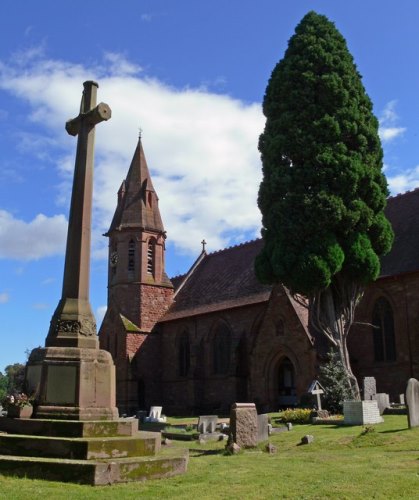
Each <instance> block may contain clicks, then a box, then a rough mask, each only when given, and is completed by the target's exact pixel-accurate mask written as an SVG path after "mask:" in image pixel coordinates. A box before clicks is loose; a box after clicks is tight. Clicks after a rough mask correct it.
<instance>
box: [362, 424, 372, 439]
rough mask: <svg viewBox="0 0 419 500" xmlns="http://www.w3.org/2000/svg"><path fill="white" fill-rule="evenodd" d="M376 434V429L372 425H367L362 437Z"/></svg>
mask: <svg viewBox="0 0 419 500" xmlns="http://www.w3.org/2000/svg"><path fill="white" fill-rule="evenodd" d="M373 432H375V427H374V426H372V425H366V426H365V427H364V428H363V429H362V432H361V436H365V435H366V434H372V433H373Z"/></svg>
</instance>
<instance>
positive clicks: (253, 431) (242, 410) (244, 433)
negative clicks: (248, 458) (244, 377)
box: [230, 403, 258, 448]
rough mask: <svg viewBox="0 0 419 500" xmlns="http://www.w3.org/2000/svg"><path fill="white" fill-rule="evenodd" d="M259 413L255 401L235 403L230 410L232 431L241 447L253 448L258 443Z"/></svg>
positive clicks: (233, 437)
mask: <svg viewBox="0 0 419 500" xmlns="http://www.w3.org/2000/svg"><path fill="white" fill-rule="evenodd" d="M257 417H258V415H257V411H256V406H255V404H254V403H234V404H233V405H232V407H231V412H230V432H231V436H232V440H233V442H234V443H236V444H237V445H239V446H240V447H241V448H253V447H255V446H256V445H257V443H258V418H257Z"/></svg>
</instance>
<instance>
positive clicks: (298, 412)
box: [279, 408, 311, 424]
mask: <svg viewBox="0 0 419 500" xmlns="http://www.w3.org/2000/svg"><path fill="white" fill-rule="evenodd" d="M310 415H311V410H310V409H309V408H287V409H286V410H284V411H281V412H280V413H279V419H280V421H281V422H284V423H285V424H286V423H288V422H291V423H292V424H309V423H310Z"/></svg>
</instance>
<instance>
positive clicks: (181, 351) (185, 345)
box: [178, 332, 190, 377]
mask: <svg viewBox="0 0 419 500" xmlns="http://www.w3.org/2000/svg"><path fill="white" fill-rule="evenodd" d="M178 356H179V358H178V359H179V376H180V377H186V376H187V375H188V373H189V367H190V348H189V336H188V333H187V332H183V333H182V335H181V336H180V338H179V344H178Z"/></svg>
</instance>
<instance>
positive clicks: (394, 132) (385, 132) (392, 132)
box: [380, 127, 406, 142]
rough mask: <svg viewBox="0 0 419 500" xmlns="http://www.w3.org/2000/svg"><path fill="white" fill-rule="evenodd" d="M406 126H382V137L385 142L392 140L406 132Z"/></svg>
mask: <svg viewBox="0 0 419 500" xmlns="http://www.w3.org/2000/svg"><path fill="white" fill-rule="evenodd" d="M405 130H406V128H404V127H383V128H380V139H381V140H382V141H383V142H390V141H392V140H393V139H395V138H396V137H399V136H400V135H402V134H404V132H405Z"/></svg>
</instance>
